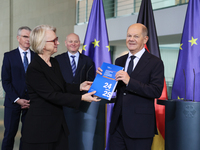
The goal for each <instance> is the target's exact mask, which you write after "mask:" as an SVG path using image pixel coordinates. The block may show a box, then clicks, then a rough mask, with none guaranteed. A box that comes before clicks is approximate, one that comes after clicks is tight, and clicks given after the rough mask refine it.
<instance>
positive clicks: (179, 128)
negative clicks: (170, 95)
mask: <svg viewBox="0 0 200 150" xmlns="http://www.w3.org/2000/svg"><path fill="white" fill-rule="evenodd" d="M157 104H160V105H165V150H200V102H193V101H184V100H157Z"/></svg>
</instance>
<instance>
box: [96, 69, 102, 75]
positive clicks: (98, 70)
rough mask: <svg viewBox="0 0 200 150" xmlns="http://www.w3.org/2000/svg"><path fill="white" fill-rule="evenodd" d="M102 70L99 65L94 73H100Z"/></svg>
mask: <svg viewBox="0 0 200 150" xmlns="http://www.w3.org/2000/svg"><path fill="white" fill-rule="evenodd" d="M102 71H103V70H102V69H101V68H100V67H98V69H97V71H96V73H97V74H100V75H102Z"/></svg>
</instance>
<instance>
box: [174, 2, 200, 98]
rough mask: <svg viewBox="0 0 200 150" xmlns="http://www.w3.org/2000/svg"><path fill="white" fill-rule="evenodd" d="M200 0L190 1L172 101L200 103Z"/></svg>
mask: <svg viewBox="0 0 200 150" xmlns="http://www.w3.org/2000/svg"><path fill="white" fill-rule="evenodd" d="M199 25H200V0H189V3H188V8H187V13H186V18H185V24H184V29H183V34H182V40H181V43H180V49H179V57H178V62H177V68H176V74H175V78H174V83H173V88H172V99H182V100H183V99H187V100H194V101H200V92H199V90H200V28H199Z"/></svg>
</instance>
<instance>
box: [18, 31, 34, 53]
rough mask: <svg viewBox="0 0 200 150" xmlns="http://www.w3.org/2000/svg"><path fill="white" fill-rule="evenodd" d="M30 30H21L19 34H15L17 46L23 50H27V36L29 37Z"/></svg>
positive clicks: (28, 44) (28, 45)
mask: <svg viewBox="0 0 200 150" xmlns="http://www.w3.org/2000/svg"><path fill="white" fill-rule="evenodd" d="M30 33H31V32H30V31H29V30H25V29H23V30H21V33H20V35H18V36H17V40H18V42H19V47H20V48H21V49H23V50H25V51H26V50H28V49H29V47H30V43H29V37H30Z"/></svg>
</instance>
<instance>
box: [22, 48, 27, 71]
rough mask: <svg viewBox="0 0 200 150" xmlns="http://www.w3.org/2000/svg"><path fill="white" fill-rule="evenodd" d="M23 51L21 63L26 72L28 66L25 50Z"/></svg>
mask: <svg viewBox="0 0 200 150" xmlns="http://www.w3.org/2000/svg"><path fill="white" fill-rule="evenodd" d="M23 53H24V62H23V64H24V70H25V72H26V70H27V68H28V58H27V57H26V55H27V52H23Z"/></svg>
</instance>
